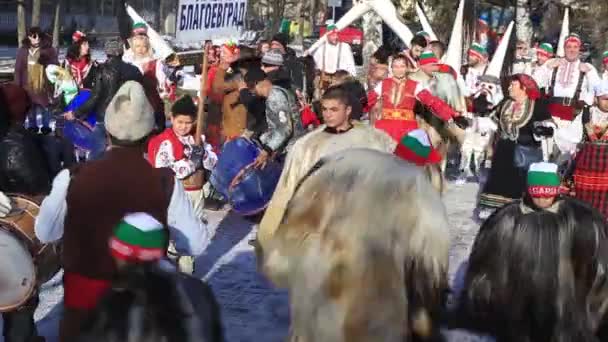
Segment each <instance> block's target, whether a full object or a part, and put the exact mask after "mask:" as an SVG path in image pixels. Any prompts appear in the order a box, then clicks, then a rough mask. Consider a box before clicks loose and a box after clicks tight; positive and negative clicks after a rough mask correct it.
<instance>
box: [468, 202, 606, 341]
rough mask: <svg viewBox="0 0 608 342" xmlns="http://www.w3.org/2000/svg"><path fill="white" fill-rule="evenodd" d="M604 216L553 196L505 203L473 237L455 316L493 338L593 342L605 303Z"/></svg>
mask: <svg viewBox="0 0 608 342" xmlns="http://www.w3.org/2000/svg"><path fill="white" fill-rule="evenodd" d="M607 228H608V227H606V223H605V220H604V219H603V218H602V217H601V215H600V213H599V212H597V211H596V210H595V209H592V208H591V207H590V206H588V205H587V204H584V203H582V202H580V201H578V200H575V199H571V198H558V199H557V200H556V202H555V203H554V204H553V206H551V207H549V208H548V209H546V210H541V209H538V208H536V207H535V206H534V205H533V204H532V202H531V200H530V199H529V198H528V197H527V198H526V199H525V200H524V201H523V202H522V201H517V202H513V203H511V204H508V205H506V206H505V207H503V208H502V209H500V210H499V211H497V212H496V213H495V214H494V215H492V216H491V217H490V218H489V219H488V220H487V221H486V222H485V223H484V224H483V225H482V227H481V228H480V230H479V233H478V235H477V237H476V239H475V243H474V245H473V249H472V252H471V256H470V259H469V265H468V270H467V273H466V276H465V281H464V289H463V291H462V293H461V296H460V303H459V308H458V310H457V315H456V316H457V317H458V318H460V319H462V320H463V321H462V322H468V323H465V325H466V324H472V326H468V328H473V329H475V330H479V331H483V332H487V333H490V334H493V335H494V336H496V337H497V338H498V341H564V342H565V341H597V339H596V337H595V336H594V335H595V334H596V333H597V331H598V328H602V329H600V330H603V327H601V325H603V324H604V322H605V320H604V314H605V311H606V305H607V304H608V299H607V298H608V276H607V274H606V269H607V267H608V236H607V230H606V229H607Z"/></svg>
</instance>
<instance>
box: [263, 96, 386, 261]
mask: <svg viewBox="0 0 608 342" xmlns="http://www.w3.org/2000/svg"><path fill="white" fill-rule="evenodd" d="M348 103H349V94H347V93H346V92H344V91H343V90H342V89H341V88H339V87H336V88H330V89H328V91H327V92H326V93H325V94H324V95H323V99H322V103H321V107H322V111H323V119H324V122H325V124H324V125H321V126H320V127H319V128H317V129H316V130H314V131H313V132H311V133H308V134H307V135H305V136H304V137H302V138H301V139H299V140H298V141H297V142H296V143H295V144H294V145H293V147H292V149H291V151H290V152H289V154H288V155H287V159H286V161H285V166H284V168H283V172H282V173H281V177H280V179H279V182H278V184H277V187H276V190H275V192H274V195H273V196H272V199H271V201H270V203H269V205H268V208H267V209H266V213H265V214H264V217H263V219H262V222H261V223H260V226H259V230H258V236H257V244H256V245H257V246H256V247H258V248H257V252H258V259H259V260H258V261H259V262H261V261H262V257H263V256H262V249H264V248H266V245H267V243H268V242H269V241H270V240H271V239H272V237H273V235H274V233H275V231H276V229H277V227H278V226H279V223H280V221H281V219H282V218H283V214H284V212H285V208H286V206H287V202H288V201H289V199H290V198H291V197H292V195H293V193H294V191H295V189H296V186H297V184H298V182H299V181H300V179H301V178H302V177H304V175H305V174H306V173H307V172H308V171H309V170H310V168H311V167H312V166H313V165H314V164H315V163H316V162H317V161H318V160H319V159H321V158H322V157H324V156H326V155H329V154H332V153H336V152H338V151H342V150H345V149H350V148H356V147H366V148H371V149H375V150H378V151H383V152H387V153H393V151H394V150H395V146H396V142H395V141H394V140H392V139H391V138H390V137H389V136H388V135H387V134H385V133H384V132H382V131H379V130H376V129H374V128H370V127H369V126H367V125H365V124H362V123H359V122H357V121H352V120H351V119H350V112H351V110H352V109H351V107H350V106H349V105H348Z"/></svg>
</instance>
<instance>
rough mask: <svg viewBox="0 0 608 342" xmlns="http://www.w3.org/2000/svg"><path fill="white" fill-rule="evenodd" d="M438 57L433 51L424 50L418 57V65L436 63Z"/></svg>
mask: <svg viewBox="0 0 608 342" xmlns="http://www.w3.org/2000/svg"><path fill="white" fill-rule="evenodd" d="M437 63H439V59H437V56H435V54H434V53H433V51H424V52H423V53H422V54H421V55H420V58H419V59H418V65H427V64H437Z"/></svg>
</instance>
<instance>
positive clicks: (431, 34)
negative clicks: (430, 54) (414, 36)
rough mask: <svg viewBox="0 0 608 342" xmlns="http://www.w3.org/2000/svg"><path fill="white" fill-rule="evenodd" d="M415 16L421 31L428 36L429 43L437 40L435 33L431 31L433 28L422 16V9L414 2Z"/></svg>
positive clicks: (424, 16) (423, 15) (418, 3)
mask: <svg viewBox="0 0 608 342" xmlns="http://www.w3.org/2000/svg"><path fill="white" fill-rule="evenodd" d="M416 14H417V15H418V20H420V24H421V25H422V30H424V32H426V33H428V34H429V37H430V38H431V41H433V40H438V39H437V35H436V34H435V31H433V27H431V23H429V19H428V18H427V17H426V14H424V11H423V10H422V7H421V6H420V2H418V1H416Z"/></svg>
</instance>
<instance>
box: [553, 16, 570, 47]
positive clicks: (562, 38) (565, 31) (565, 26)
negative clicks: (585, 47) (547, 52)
mask: <svg viewBox="0 0 608 342" xmlns="http://www.w3.org/2000/svg"><path fill="white" fill-rule="evenodd" d="M569 34H570V10H569V9H568V7H566V11H565V12H564V20H563V21H562V31H561V32H560V33H559V42H558V43H557V54H556V56H557V57H564V45H565V43H566V37H568V35H569Z"/></svg>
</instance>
